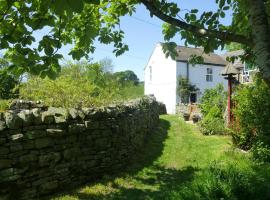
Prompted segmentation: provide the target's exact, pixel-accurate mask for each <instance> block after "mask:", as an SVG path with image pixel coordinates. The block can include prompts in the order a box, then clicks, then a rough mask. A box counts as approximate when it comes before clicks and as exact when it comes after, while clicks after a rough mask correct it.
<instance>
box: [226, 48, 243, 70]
mask: <svg viewBox="0 0 270 200" xmlns="http://www.w3.org/2000/svg"><path fill="white" fill-rule="evenodd" d="M243 54H244V51H243V50H237V51H231V52H227V53H225V54H223V55H221V56H222V57H223V59H224V60H226V58H227V57H233V56H240V55H243ZM233 66H234V67H235V68H236V69H238V70H240V69H242V68H244V64H243V63H242V61H241V60H240V59H236V60H235V61H234V63H233Z"/></svg>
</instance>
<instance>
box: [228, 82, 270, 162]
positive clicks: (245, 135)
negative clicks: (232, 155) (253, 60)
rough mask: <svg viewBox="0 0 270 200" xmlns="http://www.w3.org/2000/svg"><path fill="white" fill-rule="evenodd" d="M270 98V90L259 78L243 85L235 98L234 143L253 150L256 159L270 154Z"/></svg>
mask: <svg viewBox="0 0 270 200" xmlns="http://www.w3.org/2000/svg"><path fill="white" fill-rule="evenodd" d="M269 96H270V88H269V87H268V86H267V84H266V83H265V82H264V81H263V80H262V79H261V78H260V77H257V78H256V79H255V81H254V83H253V84H250V85H241V86H240V87H239V88H238V90H237V93H236V95H235V97H234V102H235V109H234V110H233V112H234V115H235V118H236V119H235V121H236V123H235V126H234V127H233V130H234V133H233V139H234V140H233V141H234V143H235V144H236V145H238V146H239V147H241V148H243V149H246V150H248V149H251V148H252V149H253V152H254V156H255V158H256V157H258V158H259V157H265V156H261V155H262V154H264V153H267V152H268V154H269V152H270V149H269V146H270V101H269ZM267 159H269V155H268V158H267Z"/></svg>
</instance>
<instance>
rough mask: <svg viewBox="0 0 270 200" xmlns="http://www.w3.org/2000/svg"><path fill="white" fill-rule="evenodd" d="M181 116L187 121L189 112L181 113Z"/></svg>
mask: <svg viewBox="0 0 270 200" xmlns="http://www.w3.org/2000/svg"><path fill="white" fill-rule="evenodd" d="M183 117H184V120H185V121H189V117H190V114H189V113H183Z"/></svg>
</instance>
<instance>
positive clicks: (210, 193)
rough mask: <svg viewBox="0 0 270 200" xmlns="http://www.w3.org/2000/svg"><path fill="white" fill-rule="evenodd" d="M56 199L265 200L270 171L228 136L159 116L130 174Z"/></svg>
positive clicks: (268, 194) (269, 191)
mask: <svg viewBox="0 0 270 200" xmlns="http://www.w3.org/2000/svg"><path fill="white" fill-rule="evenodd" d="M52 199H53V200H86V199H89V200H90V199H101V200H102V199H103V200H108V199H127V200H132V199H134V200H135V199H136V200H137V199H141V200H150V199H162V200H163V199H176V200H178V199H179V200H181V199H190V200H194V199H209V200H210V199H211V200H212V199H218V200H221V199H224V200H225V199H243V200H244V199H245V200H247V199H252V200H254V199H265V200H267V199H270V166H269V165H268V164H258V163H256V162H254V161H252V160H251V155H249V153H245V152H241V151H240V150H238V149H236V148H234V147H233V146H232V144H231V141H230V137H229V136H203V135H202V134H201V133H200V132H199V131H198V129H197V127H196V126H195V125H191V124H186V123H185V122H184V121H183V120H182V119H180V118H179V117H177V116H161V119H160V126H159V128H158V130H157V131H156V132H153V133H152V134H151V135H150V136H149V139H148V140H147V141H146V143H145V145H144V147H143V148H142V149H140V151H139V152H138V153H137V155H136V156H135V157H134V158H133V159H132V161H131V162H130V164H129V167H127V169H125V170H123V171H122V172H119V173H118V174H116V175H110V176H109V175H107V176H104V177H103V178H102V179H101V180H99V181H97V182H95V183H91V184H89V185H86V186H82V187H81V188H78V189H76V190H74V191H70V192H68V193H65V194H62V195H60V196H58V197H54V198H52Z"/></svg>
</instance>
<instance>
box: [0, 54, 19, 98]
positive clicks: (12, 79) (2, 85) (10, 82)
mask: <svg viewBox="0 0 270 200" xmlns="http://www.w3.org/2000/svg"><path fill="white" fill-rule="evenodd" d="M8 66H9V63H8V62H7V61H6V60H5V59H3V58H0V77H1V79H0V99H10V98H15V97H17V96H18V90H17V87H16V86H17V85H18V84H19V79H18V77H16V76H15V75H14V74H12V73H10V72H9V71H8Z"/></svg>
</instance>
